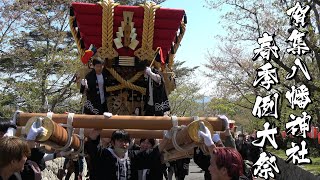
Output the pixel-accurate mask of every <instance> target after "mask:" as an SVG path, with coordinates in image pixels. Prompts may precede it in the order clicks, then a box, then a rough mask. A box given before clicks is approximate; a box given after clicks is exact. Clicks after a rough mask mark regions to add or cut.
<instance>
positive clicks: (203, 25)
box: [161, 0, 225, 92]
mask: <svg viewBox="0 0 320 180" xmlns="http://www.w3.org/2000/svg"><path fill="white" fill-rule="evenodd" d="M204 5H206V2H205V1H204V0H198V1H194V0H184V1H182V0H166V1H165V2H164V3H162V4H161V6H162V7H166V8H177V9H184V10H185V12H186V15H187V20H188V22H187V28H186V33H185V35H184V38H183V40H182V42H181V46H180V47H179V49H178V52H177V54H176V58H175V59H176V60H179V61H186V63H185V65H186V66H190V67H192V66H200V68H199V69H200V70H199V71H198V72H197V78H196V79H197V80H199V82H202V83H201V85H203V86H204V87H203V88H202V90H201V91H202V92H207V91H210V90H211V89H213V88H214V84H212V83H211V81H210V79H205V77H203V76H202V73H201V72H200V71H205V70H207V69H206V68H205V67H204V64H206V63H207V61H208V60H207V59H206V55H207V52H208V50H209V51H211V52H213V49H214V48H215V47H216V46H217V44H218V43H219V42H218V41H216V40H215V39H214V36H215V35H218V34H219V35H223V34H224V33H225V32H224V31H223V28H222V26H221V25H220V24H219V22H218V21H219V17H220V15H221V12H220V11H217V10H212V9H208V8H206V7H204ZM215 53H217V52H215ZM208 84H210V85H209V86H208Z"/></svg>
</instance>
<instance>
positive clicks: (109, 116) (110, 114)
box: [103, 112, 112, 118]
mask: <svg viewBox="0 0 320 180" xmlns="http://www.w3.org/2000/svg"><path fill="white" fill-rule="evenodd" d="M103 115H104V117H107V118H111V117H112V113H109V112H104V113H103Z"/></svg>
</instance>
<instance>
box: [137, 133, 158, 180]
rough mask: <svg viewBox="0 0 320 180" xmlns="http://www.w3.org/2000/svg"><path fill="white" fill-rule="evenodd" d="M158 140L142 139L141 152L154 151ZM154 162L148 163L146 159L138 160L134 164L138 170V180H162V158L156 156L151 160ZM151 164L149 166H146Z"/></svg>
mask: <svg viewBox="0 0 320 180" xmlns="http://www.w3.org/2000/svg"><path fill="white" fill-rule="evenodd" d="M155 144H156V140H155V139H140V151H148V150H152V148H153V147H154V146H155ZM150 161H152V162H146V160H145V159H144V158H137V160H136V161H135V162H134V163H135V164H133V166H136V167H134V168H137V170H138V179H139V180H162V179H163V175H162V171H160V170H161V168H162V163H161V156H160V154H159V156H154V157H153V158H152V159H150ZM146 164H149V166H146Z"/></svg>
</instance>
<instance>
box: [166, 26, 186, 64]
mask: <svg viewBox="0 0 320 180" xmlns="http://www.w3.org/2000/svg"><path fill="white" fill-rule="evenodd" d="M185 31H186V25H185V23H184V22H183V21H182V22H181V31H180V33H179V36H178V38H177V43H175V44H174V46H173V50H174V53H176V52H177V50H178V48H179V46H180V43H181V40H182V38H183V36H184V33H185ZM174 57H175V54H171V53H170V54H169V64H168V67H169V68H170V69H171V68H172V65H173V59H174Z"/></svg>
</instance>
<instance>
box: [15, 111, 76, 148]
mask: <svg viewBox="0 0 320 180" xmlns="http://www.w3.org/2000/svg"><path fill="white" fill-rule="evenodd" d="M37 120H39V117H33V118H30V119H29V121H28V122H27V123H26V126H25V132H26V134H27V133H28V132H29V130H30V128H31V126H32V124H33V123H34V122H36V121H37ZM40 126H42V127H44V128H45V129H46V133H45V134H44V135H41V136H38V137H37V139H36V141H39V142H41V143H42V144H46V145H49V146H51V147H52V148H53V149H57V150H66V149H67V148H68V147H65V146H66V145H67V144H68V139H69V137H68V131H67V130H66V129H65V128H63V127H62V126H61V125H59V124H57V123H55V122H54V121H52V120H51V119H49V118H47V117H41V125H40ZM19 129H20V132H19V131H18V132H17V134H16V135H17V136H19V133H20V135H21V134H22V133H21V129H22V128H19ZM19 129H18V130H19ZM70 135H71V136H72V138H71V141H69V142H71V143H70V146H69V147H71V148H73V149H74V150H79V148H80V146H81V142H80V138H79V137H78V136H77V135H76V134H71V133H70ZM63 147H65V148H64V149H63Z"/></svg>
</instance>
